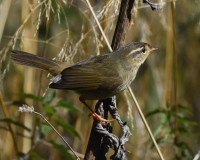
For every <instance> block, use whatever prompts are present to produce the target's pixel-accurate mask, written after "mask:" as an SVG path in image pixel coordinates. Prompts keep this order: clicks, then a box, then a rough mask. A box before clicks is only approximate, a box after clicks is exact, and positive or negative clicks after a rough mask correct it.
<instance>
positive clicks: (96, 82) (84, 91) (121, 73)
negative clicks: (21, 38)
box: [11, 42, 155, 100]
mask: <svg viewBox="0 0 200 160" xmlns="http://www.w3.org/2000/svg"><path fill="white" fill-rule="evenodd" d="M153 50H155V48H152V47H151V46H150V45H149V44H147V43H144V42H135V43H129V44H128V45H126V46H124V47H122V48H120V49H119V50H117V51H114V52H112V53H108V54H104V55H99V56H95V57H92V58H90V59H86V60H83V61H80V62H78V63H76V64H74V65H72V66H70V67H67V68H66V65H65V64H64V63H62V64H58V63H57V62H55V61H53V60H50V59H47V58H44V57H40V56H36V55H32V54H29V53H26V52H21V51H12V54H11V58H12V59H13V60H14V61H15V62H16V63H18V64H21V65H27V66H32V67H36V68H40V69H43V70H46V71H48V72H50V73H51V74H52V75H53V76H54V78H53V80H52V82H51V84H50V85H49V87H50V88H54V89H67V90H74V91H76V92H77V93H78V94H80V97H81V98H82V99H96V100H98V99H104V98H108V97H111V96H113V95H116V94H117V93H119V92H120V91H122V90H124V89H125V88H126V87H127V86H128V85H130V83H131V82H132V81H133V80H134V79H135V76H136V73H137V71H138V69H139V67H140V65H141V64H142V63H143V62H144V61H145V59H146V58H147V57H148V55H149V54H150V53H151V51H153Z"/></svg>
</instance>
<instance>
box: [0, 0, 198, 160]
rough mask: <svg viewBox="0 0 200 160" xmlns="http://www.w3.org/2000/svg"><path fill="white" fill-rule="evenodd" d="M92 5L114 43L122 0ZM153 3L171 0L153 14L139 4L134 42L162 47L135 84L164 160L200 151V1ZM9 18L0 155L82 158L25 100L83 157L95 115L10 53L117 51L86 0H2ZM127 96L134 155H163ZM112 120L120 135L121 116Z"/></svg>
mask: <svg viewBox="0 0 200 160" xmlns="http://www.w3.org/2000/svg"><path fill="white" fill-rule="evenodd" d="M90 2H91V3H92V6H93V9H94V10H95V13H96V14H97V16H98V19H99V21H100V23H101V25H102V26H103V28H104V31H105V34H106V36H107V37H108V39H109V41H110V42H111V40H112V36H113V32H114V29H115V25H116V19H117V16H118V12H119V6H120V0H109V1H108V0H101V1H98V0H90ZM152 2H156V3H157V2H160V3H163V2H165V4H164V6H163V9H162V10H159V11H152V10H151V8H150V7H149V6H147V5H146V4H143V3H142V0H137V1H136V4H135V9H134V11H133V12H134V18H133V22H132V25H131V27H130V29H129V31H128V35H127V39H126V42H127V43H128V42H131V41H145V42H148V43H150V44H151V45H152V46H154V47H158V48H159V50H158V51H157V52H156V53H155V54H152V55H151V56H149V58H148V60H147V61H146V62H145V64H144V65H143V66H142V67H141V68H140V70H139V73H138V75H137V77H136V79H135V81H134V82H133V84H132V85H131V87H132V89H133V91H134V93H135V94H136V97H137V99H138V101H139V104H140V106H141V107H142V110H143V112H144V114H145V115H146V118H147V121H148V123H149V125H150V127H151V129H152V131H153V134H154V136H155V138H156V140H157V142H158V144H159V146H160V148H161V151H162V153H163V155H164V157H165V159H166V160H174V159H183V160H184V159H186V160H187V159H188V160H189V159H193V157H194V156H195V154H196V153H197V152H198V151H199V150H200V147H199V146H200V116H199V113H200V63H199V59H200V45H199V44H200V5H199V4H200V0H193V1H189V0H176V1H175V0H174V1H169V0H155V1H153V0H152ZM0 19H1V22H0V80H1V81H0V153H1V154H0V160H12V159H19V158H20V157H23V158H25V159H39V160H40V159H45V160H46V159H48V160H52V159H57V160H58V159H73V156H72V155H71V154H70V153H68V152H67V150H68V148H67V147H66V146H65V145H64V144H63V142H62V140H61V139H60V137H58V136H57V135H56V133H55V132H54V131H52V129H51V128H50V127H49V126H48V125H47V124H45V123H44V121H43V120H41V119H40V117H38V116H37V115H34V114H29V113H20V112H18V107H19V106H21V105H22V104H28V105H30V106H34V108H35V110H36V111H38V112H40V113H42V114H43V115H44V116H45V117H46V118H47V119H48V120H49V121H50V122H51V123H52V124H53V125H54V126H55V127H56V128H57V129H58V130H59V132H60V133H61V134H62V135H63V136H64V137H65V138H66V140H67V141H68V142H69V143H70V145H71V146H72V148H73V149H74V150H75V151H77V152H78V153H80V155H81V156H83V155H84V153H85V150H86V147H87V142H88V138H89V135H90V130H91V125H92V122H93V120H92V118H89V117H88V114H89V112H88V111H87V110H86V109H85V108H84V107H83V105H82V104H81V103H80V102H79V99H78V95H76V94H75V93H73V92H70V91H55V90H52V89H48V84H49V82H50V79H51V77H50V76H49V75H48V73H45V72H43V71H40V70H37V69H33V68H28V67H24V66H18V65H16V64H14V63H13V62H12V61H11V60H10V51H11V50H12V49H17V50H23V51H26V52H30V53H32V54H38V55H41V56H44V57H48V58H51V59H54V60H57V61H66V64H68V65H71V64H73V63H75V62H77V61H80V60H82V59H86V58H89V57H91V56H94V55H98V54H103V53H106V52H108V48H107V46H106V44H105V42H104V40H103V38H102V35H101V33H100V31H99V29H98V28H97V26H96V23H95V21H94V18H93V16H92V15H91V12H90V11H89V9H88V6H87V5H86V3H85V1H84V0H21V1H20V0H1V1H0ZM127 97H129V95H128V93H126V91H125V92H124V93H121V94H120V95H118V96H117V104H118V108H119V113H120V115H121V116H122V119H123V120H126V121H127V122H128V124H129V126H130V127H131V130H132V133H133V135H132V136H131V138H130V140H129V142H128V143H127V144H126V149H127V156H128V159H130V160H139V159H146V160H156V159H159V157H158V155H157V152H156V151H155V147H154V146H153V144H152V141H151V140H150V138H149V135H148V133H147V131H146V129H145V127H144V124H143V123H142V121H141V118H140V117H139V114H138V113H137V111H136V110H135V106H134V105H133V104H132V100H131V99H129V98H127ZM94 104H95V102H90V105H94ZM112 123H113V128H114V133H115V134H116V135H120V134H121V131H120V127H119V126H118V124H117V122H112ZM111 153H112V151H111ZM108 157H109V156H108Z"/></svg>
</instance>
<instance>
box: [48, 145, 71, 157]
mask: <svg viewBox="0 0 200 160" xmlns="http://www.w3.org/2000/svg"><path fill="white" fill-rule="evenodd" d="M50 143H51V144H52V145H53V146H54V147H55V148H56V149H57V150H58V151H59V152H60V153H61V154H62V156H63V157H64V158H65V159H66V160H74V158H73V156H72V155H71V154H70V153H69V152H68V150H67V148H66V147H64V146H63V145H61V144H58V143H55V142H53V141H50Z"/></svg>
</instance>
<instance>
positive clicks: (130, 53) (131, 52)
mask: <svg viewBox="0 0 200 160" xmlns="http://www.w3.org/2000/svg"><path fill="white" fill-rule="evenodd" d="M142 49H143V47H141V48H138V49H136V50H131V51H130V52H129V53H128V54H127V57H128V56H130V55H133V54H134V53H135V52H138V51H141V50H142Z"/></svg>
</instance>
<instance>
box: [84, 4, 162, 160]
mask: <svg viewBox="0 0 200 160" xmlns="http://www.w3.org/2000/svg"><path fill="white" fill-rule="evenodd" d="M86 2H87V4H88V6H89V8H90V10H91V12H92V14H93V16H94V19H95V21H96V23H97V25H98V27H99V29H100V31H101V34H102V35H103V37H104V40H105V42H106V44H107V46H108V48H109V50H110V52H112V51H113V50H112V48H111V45H110V44H109V42H108V39H107V37H106V35H105V33H104V31H103V29H102V27H101V25H100V23H99V21H98V19H97V17H96V15H95V13H94V11H93V9H92V7H91V4H90V2H89V1H88V0H86ZM128 91H129V93H130V95H131V97H132V99H133V101H134V103H135V105H136V108H137V110H138V112H139V114H140V116H141V118H142V121H143V123H144V125H145V127H146V128H147V131H148V133H149V135H150V137H151V139H152V141H153V143H154V145H155V147H156V149H157V152H158V154H159V156H160V159H161V160H164V157H163V155H162V153H161V151H160V149H159V147H158V144H157V142H156V141H155V139H154V137H153V134H152V132H151V130H150V127H149V125H148V123H147V121H146V119H145V117H144V114H143V113H142V111H141V109H140V106H139V104H138V102H137V99H136V98H135V95H134V93H133V91H132V89H131V87H130V86H129V87H128Z"/></svg>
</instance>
